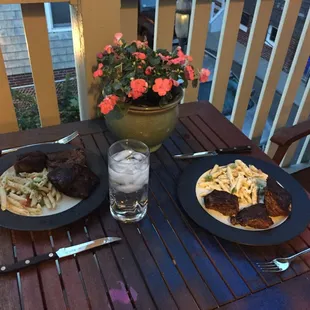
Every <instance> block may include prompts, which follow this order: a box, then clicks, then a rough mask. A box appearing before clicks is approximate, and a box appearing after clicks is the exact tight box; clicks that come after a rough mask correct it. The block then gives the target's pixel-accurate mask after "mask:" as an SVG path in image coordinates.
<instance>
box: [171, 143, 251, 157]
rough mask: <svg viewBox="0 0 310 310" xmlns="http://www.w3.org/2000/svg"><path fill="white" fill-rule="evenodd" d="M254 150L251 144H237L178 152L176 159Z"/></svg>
mask: <svg viewBox="0 0 310 310" xmlns="http://www.w3.org/2000/svg"><path fill="white" fill-rule="evenodd" d="M251 151H252V147H251V145H243V146H235V147H229V148H222V149H217V150H215V151H205V152H198V153H191V154H178V155H174V156H173V158H175V159H189V158H199V157H205V156H215V155H219V154H235V153H250V152H251Z"/></svg>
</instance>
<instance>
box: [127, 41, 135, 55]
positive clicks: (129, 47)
mask: <svg viewBox="0 0 310 310" xmlns="http://www.w3.org/2000/svg"><path fill="white" fill-rule="evenodd" d="M126 49H127V51H128V52H129V53H130V54H132V53H135V52H136V51H137V46H136V43H132V44H130V45H129V46H128V47H127V48H126Z"/></svg>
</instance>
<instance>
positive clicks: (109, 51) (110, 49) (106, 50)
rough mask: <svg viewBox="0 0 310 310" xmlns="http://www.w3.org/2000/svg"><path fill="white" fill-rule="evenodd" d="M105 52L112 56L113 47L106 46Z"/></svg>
mask: <svg viewBox="0 0 310 310" xmlns="http://www.w3.org/2000/svg"><path fill="white" fill-rule="evenodd" d="M104 51H105V52H106V53H108V54H111V53H112V52H113V47H112V45H106V46H105V48H104Z"/></svg>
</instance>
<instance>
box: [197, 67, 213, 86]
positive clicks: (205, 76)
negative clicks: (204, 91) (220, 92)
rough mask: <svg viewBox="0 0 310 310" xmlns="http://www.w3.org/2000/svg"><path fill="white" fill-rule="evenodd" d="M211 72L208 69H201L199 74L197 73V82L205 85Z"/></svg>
mask: <svg viewBox="0 0 310 310" xmlns="http://www.w3.org/2000/svg"><path fill="white" fill-rule="evenodd" d="M210 74H211V72H210V70H209V69H201V71H200V73H199V81H200V82H201V83H205V82H207V81H208V80H209V76H210Z"/></svg>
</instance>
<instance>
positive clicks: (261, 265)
mask: <svg viewBox="0 0 310 310" xmlns="http://www.w3.org/2000/svg"><path fill="white" fill-rule="evenodd" d="M257 266H258V267H260V268H266V267H274V266H276V264H274V263H272V264H257Z"/></svg>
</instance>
